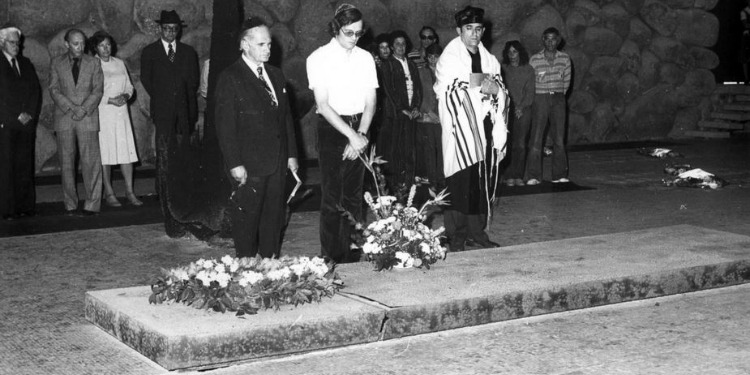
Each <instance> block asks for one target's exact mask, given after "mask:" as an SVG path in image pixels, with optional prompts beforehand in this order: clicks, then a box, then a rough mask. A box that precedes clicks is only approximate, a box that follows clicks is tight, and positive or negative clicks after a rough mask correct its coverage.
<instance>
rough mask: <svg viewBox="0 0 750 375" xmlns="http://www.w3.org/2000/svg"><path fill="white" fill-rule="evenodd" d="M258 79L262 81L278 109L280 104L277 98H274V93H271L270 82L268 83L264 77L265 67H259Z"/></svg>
mask: <svg viewBox="0 0 750 375" xmlns="http://www.w3.org/2000/svg"><path fill="white" fill-rule="evenodd" d="M258 79H260V81H261V82H263V88H265V89H266V92H267V93H268V96H270V97H271V101H272V102H273V106H274V107H276V106H278V105H279V103H278V102H277V101H276V97H274V96H273V91H271V87H270V86H268V82H266V78H265V77H263V67H261V66H259V67H258Z"/></svg>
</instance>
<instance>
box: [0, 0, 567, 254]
mask: <svg viewBox="0 0 750 375" xmlns="http://www.w3.org/2000/svg"><path fill="white" fill-rule="evenodd" d="M455 21H456V34H457V36H456V37H455V38H454V39H452V40H450V41H449V42H448V43H447V45H446V46H445V48H444V49H443V48H442V47H441V45H440V43H439V39H438V35H437V33H436V32H435V30H434V29H433V28H431V27H428V26H426V27H423V28H422V29H421V30H420V32H419V38H420V46H419V47H418V48H414V49H412V48H411V42H410V40H409V37H408V36H407V35H406V33H404V32H403V31H394V32H392V33H390V34H384V35H380V36H378V37H377V38H376V47H375V48H374V50H373V51H372V54H371V53H370V52H368V51H365V50H364V49H362V48H360V47H358V46H357V42H358V41H359V39H360V38H361V37H362V35H363V34H364V33H365V26H364V20H363V15H362V13H361V12H360V10H359V9H357V8H356V7H354V6H352V5H350V4H342V5H340V6H339V7H338V8H337V9H336V11H335V13H334V15H333V18H332V20H331V21H330V22H329V24H328V28H329V32H330V35H331V37H332V38H331V40H330V42H328V43H327V44H325V45H323V46H321V47H320V48H318V49H317V50H315V51H314V52H313V53H312V54H311V55H310V56H309V57H308V59H307V74H308V81H309V87H310V89H311V90H312V91H313V94H314V98H315V104H316V111H317V113H318V115H319V120H318V123H317V130H318V148H319V155H320V156H319V165H320V171H321V191H322V197H321V209H320V242H321V255H323V256H327V257H329V258H330V259H331V260H333V261H335V262H337V263H341V262H349V261H357V260H358V257H359V254H358V253H356V252H352V245H351V240H350V238H351V236H350V235H351V231H352V230H353V228H352V227H351V226H350V223H349V221H348V220H347V219H346V218H345V217H344V216H342V215H341V213H340V210H341V209H342V208H343V209H344V210H347V211H348V212H349V213H351V214H352V216H354V218H355V219H358V220H362V219H363V212H362V211H363V205H362V195H363V186H362V184H363V177H364V171H365V167H364V164H363V163H362V162H361V160H359V155H360V154H361V153H362V152H364V151H365V150H366V149H367V148H368V147H370V146H371V140H370V137H371V135H372V132H371V129H373V128H375V127H377V137H376V140H375V141H376V142H375V143H377V145H376V146H377V149H378V150H379V151H378V154H380V155H382V156H384V158H385V159H386V160H387V161H388V163H387V164H386V167H385V172H386V173H385V174H386V177H387V180H388V182H389V184H390V185H391V188H392V189H398V187H399V186H406V187H407V188H408V187H409V186H410V185H411V184H413V183H414V182H415V179H416V178H417V177H422V178H423V179H425V180H427V181H429V182H430V184H432V185H433V186H437V187H439V188H441V187H447V189H448V192H449V193H450V198H449V199H450V206H449V207H448V208H447V209H446V210H445V225H446V232H447V235H448V236H449V239H450V245H451V249H452V250H453V251H461V250H463V249H464V248H465V246H467V245H468V246H483V247H492V246H497V244H496V243H494V242H492V241H491V240H490V239H489V237H488V235H487V233H486V232H485V230H484V228H485V226H486V223H487V215H488V213H489V210H490V202H491V201H492V200H493V199H494V195H495V193H496V191H497V183H498V178H499V177H498V176H499V175H500V172H499V170H498V168H499V165H500V161H501V160H502V159H503V158H504V157H505V154H506V151H507V150H506V140H507V133H508V128H509V124H508V122H509V120H510V129H511V137H512V142H510V143H512V145H511V149H512V156H511V166H510V168H509V170H508V172H507V177H506V183H508V184H509V185H511V184H512V185H523V184H529V185H534V184H537V183H539V182H540V181H541V160H542V159H541V156H542V147H543V141H544V137H545V131H546V127H547V122H548V121H549V122H550V123H551V124H552V126H551V135H552V139H553V143H554V147H555V149H554V153H553V155H554V156H553V169H552V175H553V182H567V181H568V180H567V172H568V171H567V160H566V156H565V155H566V154H565V149H564V147H565V146H564V134H565V132H564V129H565V93H566V91H567V90H568V87H569V84H570V68H571V67H570V58H569V57H568V55H567V54H565V53H564V52H561V51H557V46H558V43H559V42H560V34H559V32H558V31H557V30H556V29H553V28H550V29H548V30H545V32H544V36H543V42H544V46H545V49H544V51H542V52H540V53H538V54H535V55H533V56H531V57H529V56H528V54H527V53H526V51H525V49H524V48H523V46H522V45H521V43H520V42H518V41H511V42H508V43H507V44H506V46H505V49H504V51H503V65H502V66H501V64H500V63H499V62H498V60H497V58H496V57H495V56H494V55H492V53H490V52H489V51H488V50H487V49H486V48H485V47H484V45H483V44H482V42H481V40H482V37H483V35H484V31H485V25H484V10H483V9H480V8H476V7H471V6H467V7H466V8H464V9H463V10H461V11H459V12H458V13H456V14H455ZM157 23H158V24H159V25H160V39H159V40H157V41H156V42H154V43H152V44H150V45H148V46H147V47H145V48H144V50H143V52H142V55H141V81H142V83H143V86H144V88H145V89H146V91H147V93H148V94H149V96H150V99H151V102H150V109H151V117H152V119H153V121H154V124H155V126H156V155H157V191H158V193H159V195H160V196H161V197H162V205H163V207H162V208H163V210H162V211H163V212H164V214H165V227H166V230H167V233H168V234H169V235H171V236H175V235H180V229H179V223H178V222H177V221H176V220H175V219H174V218H173V217H172V216H171V213H170V210H169V207H168V202H167V200H166V199H163V197H165V196H167V195H168V194H169V192H168V189H170V184H169V181H168V174H166V173H165V172H166V171H167V170H168V169H169V168H170V166H169V165H168V163H169V160H170V155H172V154H174V153H175V152H179V151H178V150H179V147H181V145H184V144H185V142H186V137H188V136H189V135H190V133H191V132H192V130H193V129H192V127H193V126H195V124H196V120H197V117H198V113H197V112H198V108H197V107H198V105H197V100H196V97H197V94H198V88H199V80H200V74H199V68H198V58H197V54H196V53H195V50H194V49H193V48H192V47H190V46H188V45H186V44H183V43H181V42H179V40H178V39H177V36H178V34H179V33H180V31H181V27H182V26H183V23H182V21H181V20H180V18H179V16H178V15H177V13H176V12H175V11H162V13H161V18H160V19H159V20H157ZM20 35H21V33H20V31H19V30H18V29H16V28H11V29H7V28H6V29H2V30H1V31H0V42H2V43H3V52H4V55H5V57H6V58H5V59H4V61H7V62H8V63H7V64H5V63H2V62H0V68H2V76H1V77H2V79H3V80H7V81H10V80H12V81H13V82H15V83H14V85H15V86H14V87H23V88H25V91H24V93H25V94H24V95H8V93H7V92H5V91H3V92H2V95H3V96H2V100H3V106H2V108H3V110H4V111H3V112H2V115H3V117H2V124H0V132H1V133H0V134H2V135H3V137H2V138H1V139H0V140H2V141H3V142H8V141H7V140H8V139H14V138H8V137H6V134H9V133H8V129H13V130H14V131H15V133H13V134H14V136H16V137H23V134H22V132H23V131H24V130H26V128H27V126H28V124H31V123H34V122H35V121H36V117H37V116H38V101H39V88H38V80H37V78H36V75H35V73H34V71H33V67H32V66H30V63H29V62H28V60H27V59H24V58H20V57H18V58H17V59H16V61H15V62H14V59H15V58H16V56H17V46H18V41H19V37H20ZM90 42H91V47H92V48H91V49H92V50H93V51H94V54H95V56H96V57H94V56H89V55H86V54H85V53H84V47H85V44H86V37H85V35H84V34H83V32H81V31H80V30H77V29H71V30H69V31H68V32H67V33H66V35H65V46H66V47H67V52H66V53H65V54H63V55H61V56H58V57H56V58H55V59H54V60H53V62H52V68H51V75H50V87H49V90H50V93H51V95H52V98H53V100H54V102H55V131H56V133H57V135H58V149H59V155H60V160H61V164H62V175H63V187H64V189H63V190H64V193H65V202H64V203H65V208H66V210H67V211H68V212H69V213H73V212H76V210H77V204H78V200H77V195H76V191H75V175H74V171H75V169H74V160H75V156H76V147H77V149H78V150H79V153H80V159H81V164H82V170H83V178H84V188H85V194H86V196H85V197H86V200H85V203H84V207H83V211H82V212H83V213H84V214H87V215H91V214H95V213H96V212H98V211H99V206H100V199H101V192H102V175H103V179H104V181H105V182H104V193H105V199H106V202H107V204H109V205H111V206H118V205H120V203H119V201H118V200H117V198H116V197H115V196H114V193H113V189H112V187H111V184H110V183H109V178H110V177H109V175H110V167H109V166H110V165H115V164H119V165H121V170H122V172H123V174H124V175H125V180H126V185H127V199H128V200H129V202H130V203H132V204H135V205H139V204H141V203H140V201H139V200H138V199H137V197H135V195H134V194H133V191H132V163H134V162H135V161H137V160H138V159H137V155H136V152H135V146H134V142H133V134H132V128H131V126H130V120H129V116H128V113H127V102H128V101H129V100H130V98H131V97H132V96H133V85H132V83H131V82H130V79H129V78H128V73H127V70H126V69H125V65H124V63H123V62H122V61H121V60H119V59H117V58H116V57H114V56H113V47H114V41H113V40H112V38H111V37H110V36H109V35H107V34H106V33H103V32H97V33H96V34H95V35H94V36H93V38H92V39H91V40H90ZM14 47H16V49H15V50H14ZM238 47H239V50H240V51H241V55H240V57H239V58H238V59H237V60H236V62H235V63H234V64H232V65H230V66H229V67H228V68H226V69H224V70H223V71H222V72H221V73H220V74H219V75H218V77H219V78H218V80H217V86H216V90H215V93H216V96H215V98H214V100H215V103H216V105H215V109H216V110H215V114H216V116H215V126H216V130H217V136H218V141H219V146H220V149H221V152H222V155H223V158H224V161H225V164H226V167H227V170H228V174H229V175H230V176H231V181H232V182H233V191H234V192H233V196H232V201H233V202H234V205H233V207H232V213H231V217H232V222H233V231H232V232H233V237H234V240H235V247H236V252H237V256H242V257H244V256H249V257H252V256H256V255H261V256H263V257H274V256H278V255H279V254H280V246H281V231H282V228H283V226H284V219H285V209H284V205H285V201H284V198H285V197H284V195H283V194H284V193H283V192H284V184H285V181H286V176H287V173H288V172H287V171H288V170H290V171H292V172H296V171H297V169H298V168H299V164H298V161H297V150H296V138H295V134H294V127H293V122H292V115H291V109H290V105H289V98H288V95H287V91H286V87H285V86H286V83H285V82H286V79H285V77H284V75H283V73H282V72H281V70H279V69H278V68H276V67H273V66H270V65H268V64H266V63H267V62H268V60H269V58H270V54H271V34H270V30H269V28H268V26H267V25H266V24H265V23H264V22H263V21H262V20H260V19H258V18H250V19H248V20H246V21H244V22H243V24H242V26H241V30H240V35H239V38H238ZM14 51H15V52H14ZM6 65H7V66H6ZM19 70H20V73H19ZM503 76H505V79H503V78H502V77H503ZM22 81H24V82H26V83H23V84H21V82H22ZM506 84H507V87H506ZM5 87H8V85H6V84H3V88H5ZM508 94H509V96H508ZM11 96H12V98H11ZM11 99H13V100H15V102H13V100H11ZM11 102H12V103H11ZM9 104H13V105H14V108H15V109H14V111H12V112H11V111H7V110H6V108H9V107H10V105H9ZM376 114H377V116H376ZM6 128H8V129H6ZM32 138H33V137H32ZM21 139H22V138H21ZM11 143H14V144H15V143H18V144H21V142H12V141H11ZM4 144H5V143H3V145H4ZM5 150H6V148H5V147H3V155H2V156H3V159H2V162H6V160H5V159H6V154H7V152H6V151H5ZM32 150H33V148H32ZM102 164H103V165H104V167H100V165H102ZM0 169H1V170H2V171H3V173H7V171H9V170H10V171H14V172H13V173H19V174H23V175H28V176H30V177H29V180H32V179H33V165H32V166H31V167H29V166H27V165H24V166H20V167H15V166H14V167H13V168H0ZM21 171H24V172H23V173H21ZM24 173H25V174H24ZM8 180H14V181H20V180H22V179H19V178H14V179H8ZM8 180H3V181H8ZM2 187H3V189H6V188H7V187H6V186H5V185H3V186H2ZM11 190H12V189H11ZM23 190H24V189H15V190H12V191H13V194H17V195H18V196H20V195H22V194H23V193H24V191H23ZM25 190H26V191H33V189H25ZM8 201H11V202H16V204H17V205H18V208H13V210H15V211H12V210H11V211H8V208H6V206H7V203H8ZM22 202H25V201H24V200H22V199H20V198H19V199H16V198H14V199H12V200H5V199H4V200H3V204H4V206H2V207H3V209H4V211H3V212H6V211H7V212H25V210H33V196H32V198H31V205H30V207H29V206H28V205H24V203H22ZM170 223H172V224H170Z"/></svg>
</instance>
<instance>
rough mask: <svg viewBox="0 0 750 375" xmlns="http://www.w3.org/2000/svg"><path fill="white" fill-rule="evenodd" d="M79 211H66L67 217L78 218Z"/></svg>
mask: <svg viewBox="0 0 750 375" xmlns="http://www.w3.org/2000/svg"><path fill="white" fill-rule="evenodd" d="M77 214H78V211H76V210H65V216H77Z"/></svg>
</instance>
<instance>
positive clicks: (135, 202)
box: [127, 193, 143, 206]
mask: <svg viewBox="0 0 750 375" xmlns="http://www.w3.org/2000/svg"><path fill="white" fill-rule="evenodd" d="M127 196H128V202H130V204H132V205H133V206H143V202H141V201H140V200H139V199H138V197H136V196H135V194H133V193H128V194H127Z"/></svg>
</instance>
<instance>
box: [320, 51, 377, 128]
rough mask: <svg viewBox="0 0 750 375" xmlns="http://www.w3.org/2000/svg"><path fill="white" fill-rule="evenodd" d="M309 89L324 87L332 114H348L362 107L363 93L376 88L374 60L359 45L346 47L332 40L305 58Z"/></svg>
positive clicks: (358, 110) (353, 113)
mask: <svg viewBox="0 0 750 375" xmlns="http://www.w3.org/2000/svg"><path fill="white" fill-rule="evenodd" d="M307 80H308V82H309V83H310V89H312V90H314V89H320V88H323V89H326V90H327V92H328V104H329V105H330V106H331V108H333V110H334V111H336V113H338V114H339V115H342V116H351V115H355V114H358V113H362V112H363V111H364V110H365V98H366V95H365V93H366V92H367V90H372V89H376V88H378V76H377V72H376V70H375V60H373V58H372V55H371V54H370V53H368V52H366V51H365V50H363V49H362V48H359V47H354V48H353V49H352V50H351V51H349V50H346V49H345V48H344V47H342V46H341V44H339V42H337V41H336V39H335V38H332V39H331V42H330V43H328V44H326V45H324V46H322V47H320V48H318V49H316V50H315V52H313V53H312V54H311V55H310V57H308V58H307Z"/></svg>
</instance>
